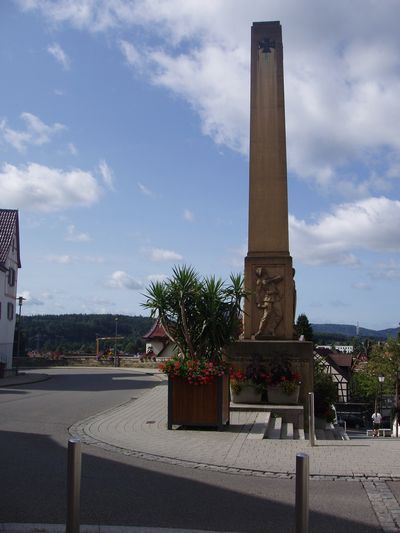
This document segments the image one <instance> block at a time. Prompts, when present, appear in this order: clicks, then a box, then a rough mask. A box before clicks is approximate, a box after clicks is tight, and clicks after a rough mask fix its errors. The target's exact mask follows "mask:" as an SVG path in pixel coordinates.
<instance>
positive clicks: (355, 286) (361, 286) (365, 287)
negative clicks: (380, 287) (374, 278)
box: [352, 281, 372, 291]
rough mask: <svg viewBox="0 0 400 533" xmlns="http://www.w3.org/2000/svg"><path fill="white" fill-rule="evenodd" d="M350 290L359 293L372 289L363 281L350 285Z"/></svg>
mask: <svg viewBox="0 0 400 533" xmlns="http://www.w3.org/2000/svg"><path fill="white" fill-rule="evenodd" d="M352 288H353V289H357V290H360V291H369V290H371V289H372V287H371V284H370V283H366V282H364V281H356V282H355V283H353V284H352Z"/></svg>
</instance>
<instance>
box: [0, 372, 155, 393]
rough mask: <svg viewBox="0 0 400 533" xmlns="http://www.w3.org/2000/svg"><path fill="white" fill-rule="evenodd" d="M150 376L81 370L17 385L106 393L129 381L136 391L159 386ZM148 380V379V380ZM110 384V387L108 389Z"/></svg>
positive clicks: (50, 375) (34, 388)
mask: <svg viewBox="0 0 400 533" xmlns="http://www.w3.org/2000/svg"><path fill="white" fill-rule="evenodd" d="M151 376H152V374H150V373H149V374H145V373H144V372H137V373H136V372H130V373H127V372H120V371H119V370H117V369H116V370H115V371H109V372H96V371H95V370H94V371H93V370H91V371H90V373H85V372H83V371H82V370H81V369H80V370H79V372H78V371H77V372H76V373H75V372H74V371H71V372H69V373H59V374H58V373H55V372H54V371H53V372H52V373H51V374H49V377H50V379H48V380H46V381H38V382H36V383H29V384H21V385H18V387H20V388H21V389H25V390H43V391H52V390H56V391H85V392H88V391H107V390H110V389H112V390H125V389H126V388H127V384H128V382H129V381H132V382H133V381H134V382H135V388H136V389H148V388H152V387H153V386H154V385H156V384H157V385H158V384H160V383H159V382H158V381H155V380H154V378H151ZM149 378H150V379H149ZM110 382H112V387H110ZM16 386H17V385H13V386H10V388H8V387H4V389H2V390H3V391H8V392H10V389H14V390H15V387H16Z"/></svg>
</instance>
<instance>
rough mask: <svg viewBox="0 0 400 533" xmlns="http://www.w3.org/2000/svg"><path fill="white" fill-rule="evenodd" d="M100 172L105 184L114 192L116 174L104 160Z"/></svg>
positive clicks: (100, 165)
mask: <svg viewBox="0 0 400 533" xmlns="http://www.w3.org/2000/svg"><path fill="white" fill-rule="evenodd" d="M99 171H100V174H101V176H102V178H103V181H104V184H105V185H106V187H107V188H108V189H110V190H112V191H113V190H114V172H113V171H112V169H111V168H110V167H109V166H108V165H107V163H106V161H105V160H104V159H102V160H101V161H100V163H99Z"/></svg>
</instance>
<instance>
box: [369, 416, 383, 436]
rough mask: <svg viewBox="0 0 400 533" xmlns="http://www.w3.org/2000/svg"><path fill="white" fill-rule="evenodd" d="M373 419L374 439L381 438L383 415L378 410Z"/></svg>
mask: <svg viewBox="0 0 400 533" xmlns="http://www.w3.org/2000/svg"><path fill="white" fill-rule="evenodd" d="M371 418H372V427H373V432H372V435H373V437H379V428H380V426H381V422H382V415H381V413H379V412H378V410H375V413H374V414H373V415H372V417H371Z"/></svg>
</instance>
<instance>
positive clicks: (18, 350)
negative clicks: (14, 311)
mask: <svg viewBox="0 0 400 533" xmlns="http://www.w3.org/2000/svg"><path fill="white" fill-rule="evenodd" d="M17 300H18V305H19V313H18V341H17V357H20V356H21V354H20V349H21V348H20V347H21V312H22V302H23V301H24V300H26V298H24V297H23V296H18V298H17ZM15 368H16V373H17V374H18V364H16V365H15Z"/></svg>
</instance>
